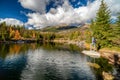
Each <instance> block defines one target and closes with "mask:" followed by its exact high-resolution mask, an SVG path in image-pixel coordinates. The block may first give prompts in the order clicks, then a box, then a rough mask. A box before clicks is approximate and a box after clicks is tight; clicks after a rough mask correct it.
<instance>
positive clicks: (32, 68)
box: [21, 49, 95, 80]
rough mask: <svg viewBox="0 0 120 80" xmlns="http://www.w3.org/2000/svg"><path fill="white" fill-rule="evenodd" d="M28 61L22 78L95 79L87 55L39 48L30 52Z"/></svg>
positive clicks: (43, 79) (27, 79)
mask: <svg viewBox="0 0 120 80" xmlns="http://www.w3.org/2000/svg"><path fill="white" fill-rule="evenodd" d="M27 56H28V63H27V65H26V68H25V69H24V70H23V72H22V74H21V76H22V77H21V79H22V80H45V78H47V77H48V78H50V79H51V77H52V78H55V80H66V79H72V78H73V79H74V80H75V78H77V80H78V79H84V78H85V79H87V78H89V79H95V76H94V74H93V73H92V71H91V70H90V67H89V66H88V65H87V60H86V57H85V56H82V55H80V54H77V53H76V54H75V53H70V52H68V51H46V50H43V49H37V50H35V51H33V52H31V51H29V53H28V55H27Z"/></svg>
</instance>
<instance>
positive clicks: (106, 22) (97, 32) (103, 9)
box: [91, 0, 111, 49]
mask: <svg viewBox="0 0 120 80" xmlns="http://www.w3.org/2000/svg"><path fill="white" fill-rule="evenodd" d="M91 30H92V34H93V35H92V36H94V37H95V38H96V40H97V43H96V47H97V49H100V48H101V47H106V46H109V45H110V44H111V40H109V37H110V31H111V28H110V10H109V9H108V7H107V5H106V3H105V2H104V0H102V1H101V5H100V8H99V10H98V12H97V15H96V19H95V21H92V24H91Z"/></svg>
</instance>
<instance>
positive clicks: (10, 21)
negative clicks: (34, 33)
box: [0, 18, 24, 26]
mask: <svg viewBox="0 0 120 80" xmlns="http://www.w3.org/2000/svg"><path fill="white" fill-rule="evenodd" d="M3 22H6V24H7V25H20V26H23V25H24V23H23V22H21V21H19V20H17V19H14V18H5V19H0V23H3Z"/></svg>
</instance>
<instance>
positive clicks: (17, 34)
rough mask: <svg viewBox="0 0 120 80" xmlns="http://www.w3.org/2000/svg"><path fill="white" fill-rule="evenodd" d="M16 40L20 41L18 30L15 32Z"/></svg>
mask: <svg viewBox="0 0 120 80" xmlns="http://www.w3.org/2000/svg"><path fill="white" fill-rule="evenodd" d="M14 38H15V39H16V40H18V39H21V35H20V32H19V31H18V30H16V31H15V37H14Z"/></svg>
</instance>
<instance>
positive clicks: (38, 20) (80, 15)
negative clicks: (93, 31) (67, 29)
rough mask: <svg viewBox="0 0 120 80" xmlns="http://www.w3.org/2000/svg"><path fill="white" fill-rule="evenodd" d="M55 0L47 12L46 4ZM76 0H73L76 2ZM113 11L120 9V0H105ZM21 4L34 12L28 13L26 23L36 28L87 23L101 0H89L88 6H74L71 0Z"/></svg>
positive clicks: (23, 1) (24, 0)
mask: <svg viewBox="0 0 120 80" xmlns="http://www.w3.org/2000/svg"><path fill="white" fill-rule="evenodd" d="M51 1H53V2H54V6H57V7H51V8H50V10H49V11H48V12H47V10H46V6H47V5H49V4H50V2H51ZM75 1H76V0H72V2H75ZM105 1H106V3H107V4H108V6H109V8H110V9H111V11H112V17H113V18H115V14H116V13H117V12H118V11H120V9H119V7H120V4H119V3H120V0H105ZM19 2H20V3H21V5H22V6H23V7H24V8H26V9H30V10H32V11H35V12H34V13H28V14H27V15H26V16H28V21H27V23H26V25H33V27H35V28H43V27H46V26H53V25H59V24H73V23H85V22H87V21H88V20H90V19H92V18H94V17H95V15H96V12H97V10H98V8H99V5H100V0H95V1H93V2H90V0H87V5H86V6H84V5H83V6H79V7H77V8H75V7H73V6H72V5H71V3H70V0H19ZM80 4H82V3H81V2H80V1H78V3H76V4H75V6H78V5H80Z"/></svg>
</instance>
